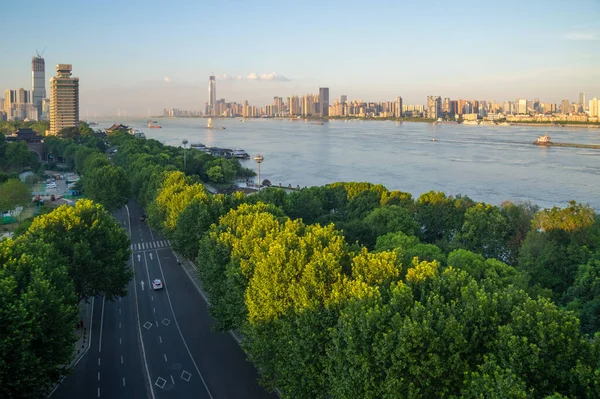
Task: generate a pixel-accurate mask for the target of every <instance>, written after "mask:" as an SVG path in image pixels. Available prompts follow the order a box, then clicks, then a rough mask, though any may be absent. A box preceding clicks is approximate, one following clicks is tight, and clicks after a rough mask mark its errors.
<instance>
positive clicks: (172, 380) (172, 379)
mask: <svg viewBox="0 0 600 399" xmlns="http://www.w3.org/2000/svg"><path fill="white" fill-rule="evenodd" d="M171 382H172V383H173V385H175V379H174V378H173V376H171Z"/></svg>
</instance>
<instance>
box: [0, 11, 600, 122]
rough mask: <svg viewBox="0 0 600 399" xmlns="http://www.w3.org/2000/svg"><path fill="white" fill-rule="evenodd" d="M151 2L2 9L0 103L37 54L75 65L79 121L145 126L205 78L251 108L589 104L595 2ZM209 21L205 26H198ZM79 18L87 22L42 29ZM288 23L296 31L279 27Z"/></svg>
mask: <svg viewBox="0 0 600 399" xmlns="http://www.w3.org/2000/svg"><path fill="white" fill-rule="evenodd" d="M34 3H36V2H34ZM67 3H68V2H67ZM74 4H75V3H74ZM117 4H118V7H117ZM160 4H161V3H158V2H153V1H149V2H143V3H141V2H133V3H131V4H121V3H116V2H111V1H109V2H107V4H106V5H102V6H100V5H95V4H81V5H78V7H72V9H71V8H70V7H68V4H67V6H66V7H65V8H61V9H56V8H54V7H52V6H51V5H49V4H45V3H44V2H40V1H38V2H37V7H38V8H39V12H36V13H34V14H31V13H29V8H28V7H29V6H28V5H25V4H19V3H18V2H13V3H10V4H9V5H7V12H5V13H3V15H2V16H0V21H2V22H5V23H6V24H8V23H10V21H12V20H19V19H24V18H27V19H28V20H31V24H28V26H30V28H29V29H28V30H27V32H25V34H23V35H19V36H18V37H15V39H14V40H10V41H7V42H6V43H5V45H4V50H3V55H4V57H7V59H8V60H9V62H6V63H3V64H2V65H1V66H0V92H1V91H3V90H6V89H16V88H19V87H24V88H29V86H30V81H29V78H30V76H29V75H28V74H27V73H26V72H25V71H26V70H27V69H29V68H30V64H29V63H30V60H31V57H32V55H35V50H36V48H37V49H40V48H43V47H44V46H45V45H47V46H48V48H47V50H46V52H45V54H44V58H45V60H46V63H47V65H48V66H52V65H57V64H60V63H64V62H68V63H71V64H73V65H76V68H77V70H78V71H79V72H78V76H79V77H81V78H82V82H85V83H84V84H83V85H82V87H81V93H80V94H81V110H82V115H85V114H86V112H87V113H90V114H97V115H107V114H115V113H116V112H117V110H118V108H121V109H123V110H127V113H128V114H130V115H133V114H139V115H145V114H147V111H148V108H150V109H153V110H154V111H153V113H154V114H156V113H159V112H160V110H162V109H163V108H165V107H176V108H183V109H197V110H201V109H202V108H203V106H204V103H205V102H207V101H208V100H209V99H208V92H207V90H206V76H210V75H212V74H213V72H214V75H215V76H216V81H217V82H218V85H219V94H218V96H219V97H218V98H217V99H219V98H227V99H230V100H235V101H239V102H241V101H244V100H248V101H249V102H251V103H254V104H266V103H268V102H269V101H270V99H272V98H273V96H281V97H288V96H293V95H298V94H300V93H308V92H312V91H313V90H314V89H313V88H315V87H317V88H318V87H329V88H330V98H338V97H339V96H340V95H342V94H344V95H348V97H349V98H357V99H358V98H362V99H364V100H366V101H380V100H387V99H394V98H396V97H397V96H398V95H401V96H402V97H403V100H404V102H405V103H420V104H423V103H425V101H426V98H427V96H428V95H430V94H431V93H439V95H440V96H442V97H453V98H471V99H487V100H492V99H494V100H496V101H499V102H500V101H505V100H514V99H516V98H528V99H533V98H536V97H538V98H543V99H545V101H550V102H554V103H560V102H561V101H562V100H563V99H568V100H569V101H571V102H575V101H577V100H578V99H577V96H578V93H580V92H585V93H587V96H588V98H592V97H594V96H598V95H599V94H600V70H599V69H598V68H597V65H598V63H599V61H600V52H598V49H599V47H600V30H599V28H598V26H597V23H596V22H595V21H596V20H598V18H600V7H599V6H598V3H597V2H594V1H578V2H576V4H575V3H574V4H571V6H570V7H564V4H563V3H560V2H539V1H533V2H530V3H529V4H528V5H527V6H524V5H523V4H521V3H519V2H516V1H507V2H504V3H502V5H501V6H499V5H494V4H489V5H488V4H480V5H478V7H474V8H469V9H466V8H465V9H461V8H457V7H451V6H449V5H445V4H444V3H440V2H431V3H428V4H425V5H410V4H404V5H400V4H396V3H388V4H382V5H380V7H373V8H372V9H371V8H369V9H365V8H364V7H360V6H359V4H358V3H356V4H355V3H353V2H349V3H348V2H343V3H342V2H332V3H330V4H328V5H327V7H318V8H317V3H314V2H311V1H308V2H307V3H306V4H305V6H306V7H302V8H301V9H298V7H295V6H293V5H287V4H280V3H277V4H274V3H265V4H262V3H261V4H260V5H255V6H253V7H243V5H241V4H225V5H223V4H221V3H216V2H208V3H206V4H204V3H203V4H202V5H198V4H196V3H194V2H185V1H183V2H178V3H176V4H173V5H171V6H170V7H166V8H165V7H164V6H161V5H160ZM142 5H144V6H143V7H142ZM158 7H160V12H157V9H158ZM241 8H244V12H243V13H240V12H239V11H240V9H241ZM184 9H185V12H183V11H182V10H184ZM115 10H118V12H117V13H116V14H115V12H114V11H115ZM317 10H318V11H317ZM208 14H210V15H211V18H205V19H204V20H205V23H204V24H202V25H201V26H198V24H197V23H195V21H196V20H197V17H198V16H204V17H206V15H208ZM76 15H85V16H86V17H85V18H75V19H74V20H72V21H71V22H70V23H69V24H56V25H50V21H52V20H55V19H56V18H58V17H61V16H62V17H69V16H72V17H73V16H76ZM115 15H117V16H118V20H120V21H131V24H125V25H124V26H128V28H132V29H126V30H125V31H123V30H122V29H112V28H111V26H112V27H117V26H122V24H121V23H119V22H118V21H115ZM302 20H306V21H313V22H319V26H323V29H322V30H319V32H316V31H315V32H310V31H307V32H305V30H303V29H301V25H300V24H301V21H302ZM112 21H114V22H112ZM292 22H293V23H295V24H296V26H297V28H298V29H294V28H291V29H290V24H292ZM95 23H102V24H103V26H105V27H106V29H105V31H104V32H103V34H102V35H98V34H97V32H96V31H95V30H94V29H91V28H90V27H91V26H93V25H94V24H95ZM311 23H312V22H311ZM157 26H160V27H161V29H157ZM458 26H460V28H457V27H458ZM211 31H212V32H217V31H218V32H219V35H213V36H214V37H212V38H211V40H188V38H191V37H197V38H203V37H204V38H206V37H207V35H208V32H211ZM283 31H285V32H286V35H281V32H283ZM65 37H69V40H68V41H66V40H65V39H64V38H65ZM247 39H250V40H249V41H248V40H247ZM254 39H255V40H254ZM306 43H309V44H310V43H313V44H311V45H306ZM46 83H48V82H47V81H46Z"/></svg>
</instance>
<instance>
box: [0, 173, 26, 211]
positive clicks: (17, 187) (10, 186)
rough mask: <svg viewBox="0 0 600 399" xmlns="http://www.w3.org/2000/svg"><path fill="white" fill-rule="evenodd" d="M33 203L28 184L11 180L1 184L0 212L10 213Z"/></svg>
mask: <svg viewBox="0 0 600 399" xmlns="http://www.w3.org/2000/svg"><path fill="white" fill-rule="evenodd" d="M29 202H31V194H30V193H29V188H28V187H27V184H25V183H22V182H21V181H20V180H19V179H9V180H7V181H6V182H5V183H2V184H0V211H2V212H4V211H10V210H13V209H15V208H16V207H17V206H24V205H26V204H27V203H29Z"/></svg>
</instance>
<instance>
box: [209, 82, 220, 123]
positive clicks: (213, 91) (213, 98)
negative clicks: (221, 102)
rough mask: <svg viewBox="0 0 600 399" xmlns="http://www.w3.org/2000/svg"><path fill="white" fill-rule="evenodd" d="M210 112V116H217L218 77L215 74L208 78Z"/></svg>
mask: <svg viewBox="0 0 600 399" xmlns="http://www.w3.org/2000/svg"><path fill="white" fill-rule="evenodd" d="M208 112H209V114H210V116H217V115H218V114H219V113H218V110H217V79H216V78H215V77H214V76H210V77H209V78H208Z"/></svg>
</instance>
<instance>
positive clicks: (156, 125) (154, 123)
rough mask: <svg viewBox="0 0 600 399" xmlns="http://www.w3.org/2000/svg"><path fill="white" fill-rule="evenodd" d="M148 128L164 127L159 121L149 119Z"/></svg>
mask: <svg viewBox="0 0 600 399" xmlns="http://www.w3.org/2000/svg"><path fill="white" fill-rule="evenodd" d="M148 128H150V129H162V126H160V125H159V124H158V122H157V121H148Z"/></svg>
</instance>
